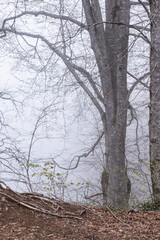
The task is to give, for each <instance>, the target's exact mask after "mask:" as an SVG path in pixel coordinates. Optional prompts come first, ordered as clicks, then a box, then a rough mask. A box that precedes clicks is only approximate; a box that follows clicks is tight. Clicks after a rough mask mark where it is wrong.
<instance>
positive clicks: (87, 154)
mask: <svg viewBox="0 0 160 240" xmlns="http://www.w3.org/2000/svg"><path fill="white" fill-rule="evenodd" d="M103 135H104V132H102V133H101V135H100V136H99V137H98V139H97V141H96V142H95V143H94V144H93V146H92V147H91V148H90V150H89V151H88V152H87V153H83V154H81V155H79V156H75V157H74V158H73V159H72V161H71V163H70V165H71V164H72V162H73V161H74V159H75V158H78V160H77V163H76V165H75V166H74V167H69V168H64V167H62V166H60V165H59V164H58V163H57V162H55V160H54V159H52V160H53V161H54V163H55V165H56V166H57V167H59V168H61V169H63V170H74V169H76V168H77V167H78V165H79V162H80V160H81V158H87V157H88V156H89V155H90V154H91V153H92V152H93V151H94V149H95V148H96V146H97V145H98V143H99V142H100V141H101V139H102V137H103Z"/></svg>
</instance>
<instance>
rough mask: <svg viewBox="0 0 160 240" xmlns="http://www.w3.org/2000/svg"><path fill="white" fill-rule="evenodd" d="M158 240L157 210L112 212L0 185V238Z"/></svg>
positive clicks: (159, 231) (29, 239)
mask: <svg viewBox="0 0 160 240" xmlns="http://www.w3.org/2000/svg"><path fill="white" fill-rule="evenodd" d="M33 239H34V240H36V239H37V240H54V239H55V240H65V239H68V240H74V239H75V240H85V239H88V240H103V239H104V240H106V239H107V240H110V239H112V240H113V239H114V240H121V239H128V240H129V239H135V240H136V239H137V240H138V239H139V240H141V239H149V240H151V239H153V240H160V211H155V212H145V213H144V212H136V213H135V212H132V213H117V212H116V213H112V212H110V211H109V210H108V209H102V208H91V207H86V206H79V205H76V204H73V203H64V202H62V201H57V200H56V199H49V198H47V197H45V196H43V195H37V194H28V193H25V194H19V193H15V192H13V191H12V190H11V189H7V188H3V187H2V186H1V185H0V240H33Z"/></svg>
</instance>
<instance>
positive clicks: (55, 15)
mask: <svg viewBox="0 0 160 240" xmlns="http://www.w3.org/2000/svg"><path fill="white" fill-rule="evenodd" d="M26 15H32V16H35V17H38V16H40V15H41V16H45V17H50V18H54V19H61V20H66V21H70V22H72V23H74V24H76V25H78V26H79V27H82V28H86V25H85V24H84V23H81V22H79V21H78V20H76V19H74V18H71V17H70V16H63V15H57V14H52V13H49V12H45V11H38V12H32V11H25V12H22V13H20V14H19V15H15V16H13V17H9V18H6V19H4V21H3V25H2V27H3V28H4V26H5V24H6V22H8V21H11V20H15V19H17V18H21V17H22V16H26Z"/></svg>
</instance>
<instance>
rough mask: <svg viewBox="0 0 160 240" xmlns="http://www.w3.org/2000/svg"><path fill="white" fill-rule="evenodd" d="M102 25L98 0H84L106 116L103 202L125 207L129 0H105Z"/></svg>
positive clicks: (128, 187)
mask: <svg viewBox="0 0 160 240" xmlns="http://www.w3.org/2000/svg"><path fill="white" fill-rule="evenodd" d="M105 3H106V21H105V27H104V24H103V23H102V22H103V20H102V14H101V10H100V5H99V1H98V0H91V1H86V0H83V7H84V11H85V15H86V21H87V24H88V26H89V34H90V39H91V47H92V49H93V51H94V54H95V58H96V61H97V66H98V69H99V73H100V78H101V86H102V91H103V98H104V108H105V116H103V118H102V121H103V127H104V133H105V145H106V167H105V170H104V172H103V173H102V180H101V183H102V191H103V197H104V204H108V203H111V204H112V206H115V207H117V208H127V207H128V200H129V194H130V192H129V190H130V184H129V183H130V182H129V180H128V177H127V171H126V165H125V139H126V119H127V106H128V102H127V56H128V55H127V53H128V36H129V16H130V8H129V0H121V1H120V0H112V1H111V0H106V1H105Z"/></svg>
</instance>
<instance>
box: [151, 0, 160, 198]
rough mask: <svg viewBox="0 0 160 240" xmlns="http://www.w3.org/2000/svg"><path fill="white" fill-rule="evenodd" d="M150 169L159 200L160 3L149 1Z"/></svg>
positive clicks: (155, 195) (156, 0) (153, 187)
mask: <svg viewBox="0 0 160 240" xmlns="http://www.w3.org/2000/svg"><path fill="white" fill-rule="evenodd" d="M149 3H150V18H151V52H150V54H151V56H150V73H151V83H150V121H149V133H150V168H151V179H152V189H153V197H154V199H155V200H160V1H159V0H150V1H149Z"/></svg>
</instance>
